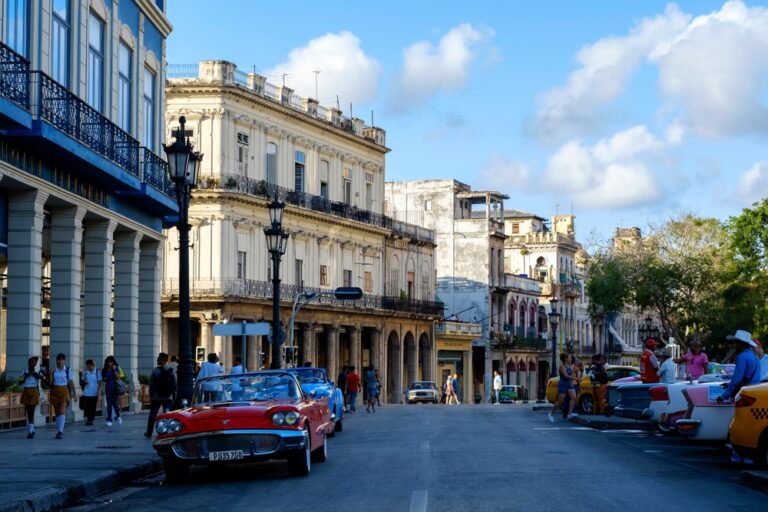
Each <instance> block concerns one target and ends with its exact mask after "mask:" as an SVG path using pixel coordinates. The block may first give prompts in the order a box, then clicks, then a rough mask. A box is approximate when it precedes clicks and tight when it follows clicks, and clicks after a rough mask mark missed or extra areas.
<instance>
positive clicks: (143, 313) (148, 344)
mask: <svg viewBox="0 0 768 512" xmlns="http://www.w3.org/2000/svg"><path fill="white" fill-rule="evenodd" d="M140 249H141V254H140V255H139V339H138V354H139V358H138V371H139V373H140V374H143V375H150V374H151V373H152V369H153V368H154V367H155V362H156V360H157V354H159V353H160V352H161V351H162V350H161V348H160V343H161V341H160V340H161V337H160V289H161V279H162V273H161V268H162V252H161V246H160V242H159V241H157V240H149V239H147V240H144V241H143V242H142V243H141V245H140Z"/></svg>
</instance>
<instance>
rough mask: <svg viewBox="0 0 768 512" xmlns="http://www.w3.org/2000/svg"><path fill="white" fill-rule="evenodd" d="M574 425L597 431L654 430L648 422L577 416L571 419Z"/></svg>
mask: <svg viewBox="0 0 768 512" xmlns="http://www.w3.org/2000/svg"><path fill="white" fill-rule="evenodd" d="M570 421H571V422H572V423H577V424H579V425H584V426H587V427H592V428H596V429H605V430H608V429H621V428H633V429H640V430H653V428H654V425H653V423H652V422H650V421H646V420H634V421H631V420H627V421H611V420H603V419H600V420H598V419H595V418H590V417H587V416H576V417H575V418H571V420H570Z"/></svg>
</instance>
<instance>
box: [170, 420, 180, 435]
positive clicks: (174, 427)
mask: <svg viewBox="0 0 768 512" xmlns="http://www.w3.org/2000/svg"><path fill="white" fill-rule="evenodd" d="M168 430H169V431H170V432H172V433H174V434H175V433H176V432H178V431H179V430H181V422H180V421H179V420H176V419H170V420H168Z"/></svg>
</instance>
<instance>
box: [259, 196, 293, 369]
mask: <svg viewBox="0 0 768 512" xmlns="http://www.w3.org/2000/svg"><path fill="white" fill-rule="evenodd" d="M267 206H268V208H269V221H270V222H271V226H270V227H268V228H264V234H265V235H266V236H267V250H268V251H269V254H271V255H272V344H271V352H272V354H271V361H272V362H271V364H270V368H272V369H276V368H280V367H281V366H282V363H281V361H280V359H281V355H282V354H281V353H280V350H281V346H282V344H283V340H284V339H285V332H284V331H283V328H282V326H281V325H280V259H281V258H282V257H283V254H285V249H286V248H287V246H288V233H286V232H285V230H284V229H283V212H284V211H285V203H283V202H280V201H278V200H277V193H275V198H274V199H273V200H272V202H271V203H269V205H267Z"/></svg>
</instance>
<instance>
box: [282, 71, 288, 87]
mask: <svg viewBox="0 0 768 512" xmlns="http://www.w3.org/2000/svg"><path fill="white" fill-rule="evenodd" d="M288 75H290V73H286V72H285V71H283V74H282V75H280V76H281V77H283V87H285V77H287V76H288Z"/></svg>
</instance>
